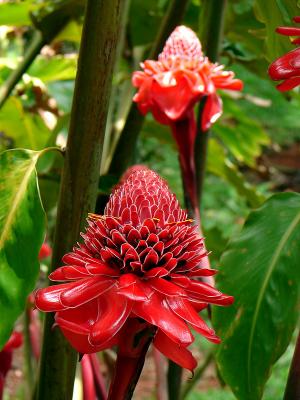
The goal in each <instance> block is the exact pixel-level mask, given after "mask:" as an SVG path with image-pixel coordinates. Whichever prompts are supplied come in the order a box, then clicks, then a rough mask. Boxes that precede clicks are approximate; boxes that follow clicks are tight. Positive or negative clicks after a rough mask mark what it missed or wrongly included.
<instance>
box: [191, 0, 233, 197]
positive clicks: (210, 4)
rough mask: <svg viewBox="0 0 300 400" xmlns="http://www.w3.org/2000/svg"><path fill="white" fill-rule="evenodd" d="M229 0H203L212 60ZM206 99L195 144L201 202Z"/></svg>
mask: <svg viewBox="0 0 300 400" xmlns="http://www.w3.org/2000/svg"><path fill="white" fill-rule="evenodd" d="M226 3H227V0H203V2H202V7H201V15H200V27H199V36H200V40H201V43H202V48H203V51H204V54H205V55H206V56H207V57H208V58H209V60H210V61H212V62H216V61H218V59H219V53H220V47H221V42H222V35H223V25H224V17H225V9H226ZM204 102H205V99H203V101H202V102H201V104H200V108H199V114H198V133H197V138H196V145H195V164H196V170H197V189H198V197H199V202H200V204H201V198H202V191H203V183H204V177H205V166H206V158H207V146H208V139H209V132H202V131H201V123H200V121H201V115H202V112H203V107H204Z"/></svg>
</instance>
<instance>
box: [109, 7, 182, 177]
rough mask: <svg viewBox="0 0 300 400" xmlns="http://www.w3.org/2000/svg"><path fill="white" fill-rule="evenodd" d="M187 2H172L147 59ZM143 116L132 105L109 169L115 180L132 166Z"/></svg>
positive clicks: (161, 43) (178, 19) (158, 48)
mask: <svg viewBox="0 0 300 400" xmlns="http://www.w3.org/2000/svg"><path fill="white" fill-rule="evenodd" d="M188 1H189V0H172V1H170V4H169V7H168V9H167V11H166V14H165V17H164V19H163V21H162V24H161V27H160V29H159V32H158V34H157V37H156V39H155V41H154V43H153V46H152V48H151V50H150V53H149V57H150V58H151V59H152V58H156V57H157V56H158V54H159V52H160V51H161V50H162V48H163V46H164V43H165V41H166V39H167V38H168V36H169V35H170V34H171V32H172V31H173V29H174V28H175V27H176V25H178V24H179V23H180V22H181V20H182V19H183V16H184V13H185V10H186V7H187V4H188ZM143 122H144V116H143V115H142V114H141V113H140V112H139V111H138V109H137V107H136V104H134V103H133V104H132V105H131V107H130V109H129V113H128V116H127V119H126V122H125V125H124V128H123V130H122V132H121V135H120V138H119V140H118V143H117V146H116V149H115V152H114V155H113V158H112V161H111V164H110V167H109V174H112V175H115V176H116V177H117V178H120V176H121V175H122V174H123V173H124V172H125V170H126V169H127V168H128V167H129V166H130V165H132V164H134V159H135V152H136V142H137V138H138V135H139V132H140V130H141V128H142V126H143Z"/></svg>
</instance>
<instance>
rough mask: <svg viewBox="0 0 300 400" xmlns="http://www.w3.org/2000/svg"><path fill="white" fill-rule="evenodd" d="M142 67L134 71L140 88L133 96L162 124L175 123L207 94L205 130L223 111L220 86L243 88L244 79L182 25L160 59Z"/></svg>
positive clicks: (137, 85)
mask: <svg viewBox="0 0 300 400" xmlns="http://www.w3.org/2000/svg"><path fill="white" fill-rule="evenodd" d="M141 67H142V68H143V70H144V71H143V72H142V71H137V72H135V73H134V74H133V79H132V82H133V85H134V86H135V87H137V88H138V89H139V91H138V93H137V94H136V95H135V96H134V98H133V100H134V101H135V102H137V104H138V107H139V110H140V111H141V113H142V114H146V113H147V112H148V111H151V112H152V113H153V116H154V118H156V119H157V120H158V122H160V123H162V124H167V125H171V124H172V123H173V122H174V121H177V120H181V119H185V118H186V117H187V116H188V114H189V113H190V112H191V111H192V109H193V106H194V105H195V103H196V102H198V101H199V100H200V99H201V98H202V97H203V96H207V101H206V104H205V108H204V112H203V119H202V130H203V131H206V130H207V129H209V128H210V126H211V124H212V123H214V122H215V121H216V120H217V119H218V118H219V117H220V115H221V114H222V102H221V99H220V98H219V97H218V96H217V94H216V90H217V89H229V90H241V89H242V86H243V85H242V82H241V81H240V80H239V79H234V73H233V72H231V71H224V69H223V66H222V65H219V64H213V63H211V62H210V61H209V60H208V59H207V57H204V55H203V53H202V49H201V43H200V41H199V39H198V37H197V36H196V34H195V33H194V32H193V31H192V30H191V29H189V28H187V27H186V26H178V27H177V28H176V29H175V30H174V32H173V33H172V34H171V36H170V37H169V39H168V40H167V42H166V44H165V47H164V49H163V51H162V53H161V54H160V55H159V57H158V61H152V60H146V61H144V62H143V63H142V64H141Z"/></svg>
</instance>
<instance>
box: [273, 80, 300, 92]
mask: <svg viewBox="0 0 300 400" xmlns="http://www.w3.org/2000/svg"><path fill="white" fill-rule="evenodd" d="M299 85H300V76H295V77H293V78H290V79H287V80H285V81H284V82H282V83H280V84H279V85H277V86H276V87H277V89H278V90H280V92H286V91H287V90H292V89H294V88H295V87H297V86H299Z"/></svg>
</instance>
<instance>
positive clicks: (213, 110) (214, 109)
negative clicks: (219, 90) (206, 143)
mask: <svg viewBox="0 0 300 400" xmlns="http://www.w3.org/2000/svg"><path fill="white" fill-rule="evenodd" d="M222 112H223V106H222V100H221V98H220V97H219V96H217V95H216V93H213V94H211V95H209V96H207V99H206V101H205V105H204V109H203V114H202V122H201V128H202V131H203V132H206V131H207V130H208V129H209V128H210V127H211V125H212V124H214V123H215V122H216V121H217V119H218V118H219V117H220V116H221V115H222Z"/></svg>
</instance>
